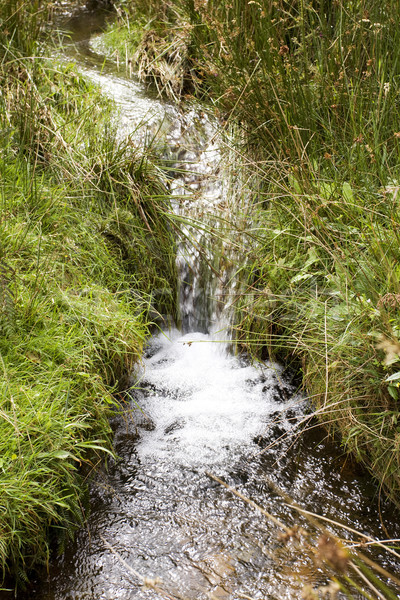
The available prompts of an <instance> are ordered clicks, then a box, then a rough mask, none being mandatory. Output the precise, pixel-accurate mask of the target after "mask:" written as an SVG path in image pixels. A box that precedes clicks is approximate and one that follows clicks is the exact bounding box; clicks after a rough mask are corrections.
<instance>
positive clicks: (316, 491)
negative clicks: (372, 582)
mask: <svg viewBox="0 0 400 600" xmlns="http://www.w3.org/2000/svg"><path fill="white" fill-rule="evenodd" d="M94 47H95V46H94ZM86 49H87V46H86ZM79 52H80V51H79V47H78V53H77V56H78V57H79V56H80V54H79ZM79 61H80V65H81V67H80V68H81V69H82V70H84V71H85V72H86V73H87V74H88V76H89V77H91V78H92V79H94V80H95V81H97V82H98V83H99V84H100V85H101V86H102V88H103V90H104V92H105V93H107V94H110V95H111V96H112V97H113V98H114V99H115V100H116V102H117V105H118V106H119V112H120V119H121V120H120V123H121V135H125V134H127V133H131V131H132V130H134V131H135V134H134V135H136V136H137V140H138V141H140V139H142V138H143V136H144V133H143V131H144V129H143V128H140V127H139V128H138V122H139V121H140V120H142V119H143V118H145V119H147V128H149V127H150V128H151V127H152V126H154V127H155V128H156V129H158V128H159V126H160V123H162V126H161V131H162V135H163V137H164V139H165V140H166V143H167V145H168V148H169V152H170V153H171V156H175V157H176V161H177V164H176V171H177V174H176V177H175V180H174V194H175V198H176V210H177V211H179V214H180V216H181V217H182V218H186V217H191V218H192V219H193V220H194V221H197V222H198V223H201V227H193V225H190V224H187V226H186V229H184V231H185V232H186V234H187V238H188V240H189V241H188V242H187V243H184V242H183V243H182V245H181V247H180V252H179V259H178V260H179V266H180V271H181V277H182V288H181V289H182V291H181V318H182V325H183V332H178V331H168V332H163V333H160V334H159V335H157V336H155V337H154V338H153V340H152V341H151V343H150V345H149V348H148V352H147V356H146V357H145V359H144V361H143V365H142V369H141V372H140V373H137V385H136V386H135V390H134V391H133V393H132V404H131V406H130V408H129V409H127V411H126V413H125V414H124V415H120V416H116V417H115V420H114V428H115V449H116V452H117V453H118V456H119V460H118V461H116V462H113V461H111V464H109V467H108V469H107V471H104V472H103V473H101V474H100V475H99V476H98V477H97V479H96V480H95V481H94V482H93V483H92V490H91V498H92V511H91V515H90V517H89V520H88V524H87V527H86V528H84V529H83V530H82V531H80V532H79V534H78V536H77V540H76V542H75V543H74V544H72V545H71V546H70V547H69V548H68V549H67V551H66V552H65V554H64V555H63V556H62V557H61V558H60V559H59V560H58V561H56V563H55V564H54V565H53V566H52V569H51V570H50V575H49V580H48V582H47V583H45V584H42V585H39V584H38V585H37V586H36V589H33V590H31V592H30V594H29V597H30V598H41V600H50V599H52V600H78V599H79V600H83V599H85V600H105V599H108V600H117V599H121V600H130V599H133V598H138V599H145V598H149V599H151V598H156V597H167V598H171V597H173V598H186V599H188V600H189V599H202V598H204V599H205V598H208V597H211V598H218V599H223V598H264V599H267V598H270V599H274V598H280V599H290V600H293V599H295V598H300V596H301V590H302V588H303V585H304V583H309V582H318V581H320V582H326V580H325V578H324V576H323V575H322V573H321V572H318V569H317V568H316V567H315V564H314V562H313V561H312V560H311V558H310V557H309V556H307V555H306V554H304V553H303V552H301V551H299V548H298V547H296V545H295V544H293V543H290V544H285V543H282V541H280V539H279V536H278V529H277V528H276V526H275V525H274V524H273V523H271V522H270V521H268V520H267V519H266V518H265V517H264V516H263V515H262V514H260V513H259V512H257V511H255V510H254V509H253V508H252V507H251V506H249V505H248V504H246V503H245V502H243V501H240V500H239V499H237V498H235V497H234V496H233V495H232V494H231V493H230V492H229V491H227V490H226V489H225V488H223V487H221V486H220V485H219V484H217V483H216V482H215V480H213V479H212V478H211V477H210V476H209V474H208V472H212V473H213V474H215V475H216V476H218V477H221V478H223V479H224V480H225V481H227V482H228V483H229V484H231V485H232V486H234V487H235V488H236V489H237V490H239V492H241V493H243V494H244V495H245V496H247V497H251V498H252V499H253V500H255V501H256V502H258V503H259V504H260V505H262V506H264V507H267V509H268V511H269V512H270V513H272V514H274V515H276V516H277V517H278V518H279V519H281V520H283V521H284V522H288V523H292V522H293V513H292V511H291V509H290V507H288V506H287V505H286V504H285V503H284V502H283V501H282V498H281V497H280V496H279V494H276V493H275V492H273V491H271V488H270V481H273V482H274V484H276V485H278V486H279V487H280V488H282V489H283V490H284V491H285V492H286V493H288V494H290V495H291V496H292V497H294V498H295V499H296V500H297V502H299V503H301V504H302V505H303V506H304V507H305V508H307V509H308V510H312V511H315V512H317V513H322V514H323V515H324V516H329V517H331V518H333V519H335V520H337V521H341V522H342V523H344V524H347V525H349V526H351V527H353V528H354V529H359V530H360V531H363V532H364V533H368V534H370V535H378V536H379V535H380V529H381V526H380V524H379V522H378V519H377V517H376V514H375V511H376V498H375V499H373V493H374V491H373V489H372V488H370V487H369V484H368V481H367V480H366V479H364V478H363V477H361V476H356V475H355V474H354V472H353V471H348V470H346V468H344V467H343V468H342V470H341V468H340V465H343V463H342V462H341V461H338V460H337V459H336V458H335V453H334V452H335V451H334V449H333V448H332V447H331V446H329V444H328V443H327V442H324V440H323V439H322V435H321V433H320V432H319V431H318V430H317V431H316V433H314V434H313V435H311V434H310V433H309V434H303V435H302V437H298V438H296V437H295V436H294V435H293V432H294V431H295V430H296V427H297V424H298V422H299V421H301V419H302V416H303V410H304V402H303V400H302V399H301V398H300V397H298V396H296V395H295V394H294V393H293V390H292V389H291V387H290V385H289V384H287V383H285V380H284V378H283V376H282V370H281V368H280V367H278V366H276V365H260V366H259V367H254V366H252V365H251V364H250V363H249V362H248V360H247V359H246V358H243V357H237V356H233V355H232V354H230V353H229V352H227V351H226V339H227V337H228V334H227V331H228V322H227V320H225V321H224V319H223V317H224V315H226V313H227V311H228V308H227V307H228V305H229V300H230V298H231V296H232V293H233V292H234V284H232V279H231V277H232V272H231V270H230V268H229V267H227V268H226V269H225V270H223V269H221V263H222V262H223V261H225V262H226V263H227V264H229V263H230V261H229V252H230V250H229V246H233V242H229V241H228V239H229V231H227V230H226V229H225V225H224V223H225V222H226V221H227V219H226V218H225V217H224V215H225V216H226V214H227V212H230V213H231V215H233V214H235V213H234V209H233V207H232V206H231V203H232V202H234V199H233V198H232V197H231V196H230V195H229V194H228V193H227V186H226V185H225V184H224V183H223V181H225V180H226V177H224V176H222V175H221V169H223V164H222V163H221V156H220V151H219V147H218V138H217V137H216V131H215V128H214V127H213V125H212V123H211V122H210V121H209V120H208V119H207V118H206V116H205V115H204V114H203V113H202V112H201V110H195V109H192V110H190V111H187V112H186V113H185V114H182V113H181V111H179V110H178V109H177V108H175V107H173V106H170V105H168V104H164V103H162V102H160V101H159V100H157V99H156V98H152V97H150V96H149V95H148V94H146V93H145V92H144V91H143V88H142V86H140V85H139V84H138V83H137V82H135V81H132V80H128V79H125V78H124V77H121V76H119V75H118V74H115V72H114V71H113V70H110V69H109V68H108V67H107V68H105V67H104V65H105V61H104V58H103V57H97V56H96V53H95V51H94V50H93V47H92V50H90V51H86V52H85V53H84V54H82V57H81V58H80V59H79ZM99 65H101V68H100V66H99ZM152 124H153V125H152ZM235 211H236V213H240V214H241V216H240V218H241V219H245V211H242V212H240V211H238V210H237V207H236V208H235ZM229 220H230V221H231V222H232V218H230V219H229ZM235 239H236V241H237V236H236V237H235ZM215 249H217V252H215ZM216 261H217V262H216ZM214 272H217V273H219V274H220V273H221V272H222V273H223V275H220V277H219V278H218V277H215V276H213V277H210V273H214ZM227 282H231V283H230V285H228V284H227ZM227 290H230V293H229V294H227ZM226 296H228V298H227V297H226ZM302 523H303V525H304V524H305V522H304V521H302ZM391 566H392V567H394V565H393V564H392V565H391ZM144 578H148V579H149V580H150V581H148V585H147V586H146V585H143V579H144ZM159 580H161V581H159ZM154 588H156V590H155V589H154ZM157 590H158V591H157ZM160 590H163V591H160ZM355 597H356V596H355Z"/></svg>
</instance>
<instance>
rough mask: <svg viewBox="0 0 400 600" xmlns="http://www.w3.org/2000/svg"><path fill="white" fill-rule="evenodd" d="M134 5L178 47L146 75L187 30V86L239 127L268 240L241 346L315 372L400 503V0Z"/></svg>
mask: <svg viewBox="0 0 400 600" xmlns="http://www.w3.org/2000/svg"><path fill="white" fill-rule="evenodd" d="M124 7H125V9H128V13H125V16H124V19H125V20H126V18H127V14H129V11H130V14H133V15H135V19H136V16H137V15H138V14H139V15H141V19H142V22H143V19H146V18H147V25H146V34H145V38H146V39H148V37H149V32H152V36H153V37H152V39H153V40H155V39H157V40H160V39H161V40H163V41H158V42H157V44H156V46H157V48H158V49H159V50H158V54H157V52H156V55H155V54H154V53H155V44H153V45H152V48H151V51H150V54H151V57H152V58H151V60H149V62H148V69H147V73H148V76H149V77H151V78H152V79H153V80H154V81H155V82H156V84H157V87H158V89H160V90H163V89H165V87H166V83H167V82H166V80H165V78H163V73H162V69H160V68H158V69H156V68H155V65H156V64H158V63H160V61H164V62H167V63H168V62H170V64H172V63H171V61H172V62H173V57H171V59H170V58H169V56H168V47H169V46H171V39H172V38H171V36H172V34H173V32H174V31H175V30H176V29H177V28H178V30H180V29H184V31H185V34H186V41H185V52H184V53H183V54H182V60H181V63H180V69H181V71H180V73H181V75H180V81H185V82H190V86H191V87H190V89H191V90H192V92H193V93H195V94H196V95H197V96H198V97H200V98H202V99H203V100H204V101H205V102H209V103H212V105H213V106H214V107H215V108H216V110H217V111H218V112H219V115H220V117H221V127H222V128H223V127H227V126H229V123H230V122H232V123H233V122H235V123H239V124H240V127H241V134H240V135H239V136H238V140H237V141H238V147H237V153H238V157H240V158H241V159H243V158H244V159H245V162H246V164H247V167H248V171H249V172H250V174H251V180H252V181H253V182H254V185H253V187H252V190H251V192H252V194H253V197H254V198H255V200H254V213H253V225H252V231H251V236H252V240H254V239H255V240H256V243H255V244H253V243H251V244H248V245H246V248H244V255H245V259H244V262H245V267H243V265H242V266H241V268H240V276H241V278H242V281H243V284H244V292H243V293H242V294H241V296H240V297H239V298H238V300H237V308H238V312H237V338H238V341H239V342H240V344H241V345H242V346H244V347H245V348H247V349H248V350H249V351H250V352H252V353H254V354H255V355H256V356H258V357H260V356H262V357H265V356H273V357H276V356H278V357H280V358H283V359H284V360H286V361H289V362H290V361H291V362H293V365H294V366H295V368H296V369H299V368H300V369H301V371H302V373H303V379H304V385H305V387H306V389H307V391H308V393H309V394H310V397H311V398H312V399H313V402H314V406H315V409H316V412H317V414H318V415H319V417H320V419H321V420H322V421H323V422H324V423H325V424H326V425H327V427H328V428H329V429H330V431H331V432H332V433H335V434H339V435H340V437H341V439H342V441H343V445H344V446H345V447H346V448H347V449H348V450H350V451H352V452H353V453H354V454H355V455H356V456H357V458H358V459H359V460H360V461H361V462H363V464H364V465H366V466H367V467H368V468H369V469H370V470H371V472H372V473H373V474H374V476H376V477H377V478H378V481H379V486H380V488H381V487H382V486H383V487H384V489H385V490H386V492H387V493H388V494H389V495H390V497H391V498H392V499H393V501H394V502H396V503H398V499H399V491H400V478H399V473H400V464H399V452H398V449H399V431H398V419H399V394H398V384H399V382H400V370H399V358H400V341H399V335H400V334H399V330H400V319H399V306H400V290H399V283H400V280H399V268H398V264H399V258H400V257H399V222H400V221H399V217H400V215H399V204H398V199H399V181H400V174H399V150H400V147H399V143H400V131H399V129H400V126H399V122H398V119H397V115H398V100H399V75H400V64H399V59H398V56H397V53H396V52H394V51H393V48H396V47H398V45H399V42H400V29H399V28H398V22H399V18H400V5H399V3H398V2H395V1H389V2H387V3H385V4H384V5H383V4H382V3H381V2H378V1H377V0H369V1H368V2H367V1H366V0H356V1H355V2H352V3H346V2H341V1H337V2H326V1H323V0H315V1H308V0H299V1H298V2H297V1H296V2H290V3H289V2H285V1H283V0H277V1H274V2H272V1H270V0H260V1H255V0H251V1H249V2H247V1H244V0H232V1H231V2H225V1H222V0H208V1H207V2H203V1H202V0H195V1H194V2H193V1H192V0H190V1H189V0H175V1H174V2H164V3H150V5H149V4H148V3H147V4H146V6H144V5H143V3H142V2H139V1H132V2H130V3H124ZM132 21H133V19H132ZM132 21H131V23H132ZM145 38H144V39H145ZM137 40H138V33H137V30H136V31H135V43H134V47H135V48H136V50H135V51H134V52H133V50H132V56H131V58H133V59H136V60H137V61H138V62H139V63H140V64H142V65H143V64H144V59H143V58H142V55H143V53H146V46H145V45H143V44H142V45H140V42H138V41H137ZM124 43H125V48H128V46H127V45H126V42H124ZM126 54H127V55H128V50H126ZM173 64H175V63H173ZM175 72H178V68H177V67H176V66H175ZM188 89H189V88H188V87H187V86H186V87H185V86H184V85H182V86H181V87H180V91H181V94H183V95H184V94H185V92H187V91H188Z"/></svg>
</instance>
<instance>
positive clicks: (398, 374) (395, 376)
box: [385, 371, 400, 381]
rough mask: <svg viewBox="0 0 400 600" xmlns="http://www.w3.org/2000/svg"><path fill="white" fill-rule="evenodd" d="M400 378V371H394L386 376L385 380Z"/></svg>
mask: <svg viewBox="0 0 400 600" xmlns="http://www.w3.org/2000/svg"><path fill="white" fill-rule="evenodd" d="M399 379H400V371H396V373H393V375H389V377H386V379H385V381H398V380H399Z"/></svg>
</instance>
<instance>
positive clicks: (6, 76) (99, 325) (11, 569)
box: [0, 0, 176, 585]
mask: <svg viewBox="0 0 400 600" xmlns="http://www.w3.org/2000/svg"><path fill="white" fill-rule="evenodd" d="M46 5H47V4H46V3H39V2H29V3H26V2H22V1H20V0H13V1H9V2H6V3H2V6H1V8H0V21H1V25H2V27H1V29H2V33H1V35H0V89H1V92H0V130H1V135H0V205H1V212H0V371H1V377H0V386H1V402H0V414H1V418H0V505H1V510H0V579H1V578H3V579H4V578H5V577H8V576H12V577H13V578H14V580H16V581H17V584H18V585H20V584H21V583H23V582H24V581H26V580H27V577H28V575H29V572H30V570H31V569H32V568H34V567H37V565H40V564H45V563H46V562H47V561H48V558H49V553H50V549H51V547H52V541H54V540H56V541H57V544H62V543H63V540H65V539H66V537H68V536H69V535H72V533H73V531H74V529H75V528H76V526H77V525H78V524H79V523H81V522H82V520H83V518H84V515H85V508H86V503H85V489H86V480H87V478H88V476H89V475H90V474H91V472H92V470H93V469H95V468H96V465H97V464H98V463H99V462H100V460H102V458H103V457H104V456H105V455H106V454H107V453H110V452H111V431H110V425H109V422H108V417H109V415H110V412H111V411H112V410H114V409H115V407H116V396H115V394H116V392H121V391H123V390H124V389H125V387H126V381H127V380H126V376H127V375H128V374H129V372H130V371H131V370H132V368H133V366H134V364H135V363H136V362H137V361H139V360H140V357H141V353H142V348H143V344H144V341H145V338H146V336H147V335H148V333H149V327H150V325H151V322H152V321H154V319H155V318H156V316H157V314H159V313H163V314H174V311H175V297H176V274H175V258H174V256H175V250H174V245H175V244H174V236H173V233H172V230H171V226H170V224H169V220H168V211H169V204H168V195H167V190H166V189H165V187H164V185H163V183H162V177H161V175H160V171H159V169H158V167H157V166H156V165H155V164H154V163H153V162H152V161H151V159H150V155H151V151H150V149H147V152H146V151H144V150H138V149H137V148H135V146H134V145H133V143H132V142H131V140H130V139H128V140H127V141H126V142H124V143H121V142H118V141H117V138H116V132H115V131H114V127H113V125H112V120H111V112H112V110H113V107H112V105H111V103H110V102H108V101H106V100H105V99H104V98H103V97H102V96H101V94H100V92H99V91H98V90H97V89H96V87H94V86H93V85H92V84H91V83H89V82H88V81H87V80H85V79H84V77H83V76H82V75H80V74H79V73H78V72H77V70H76V67H75V66H74V65H72V64H57V63H55V62H54V61H52V60H49V58H48V57H46V56H45V52H44V51H43V47H42V46H41V45H39V44H38V43H37V39H38V35H39V32H40V26H41V24H42V23H43V19H44V18H45V16H46V14H45V8H46ZM42 55H43V56H42ZM32 57H35V58H32ZM154 290H162V293H159V294H158V297H157V298H156V299H155V298H154V294H153V292H154Z"/></svg>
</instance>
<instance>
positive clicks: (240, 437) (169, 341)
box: [137, 332, 289, 469]
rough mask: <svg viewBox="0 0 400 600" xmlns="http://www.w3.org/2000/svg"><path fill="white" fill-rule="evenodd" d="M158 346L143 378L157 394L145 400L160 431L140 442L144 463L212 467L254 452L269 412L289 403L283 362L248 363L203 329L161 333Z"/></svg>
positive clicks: (142, 399)
mask: <svg viewBox="0 0 400 600" xmlns="http://www.w3.org/2000/svg"><path fill="white" fill-rule="evenodd" d="M153 344H154V346H155V348H156V351H155V353H154V355H152V356H151V358H148V359H147V360H145V363H144V374H143V379H142V380H141V381H140V385H142V386H145V387H146V388H147V389H150V390H151V392H150V393H149V394H148V395H147V397H145V398H141V399H140V401H139V404H140V407H141V408H142V409H143V411H144V413H145V414H146V415H147V416H148V417H149V418H150V420H151V421H152V423H153V424H154V429H153V430H152V431H148V432H145V433H144V434H143V435H142V437H141V439H140V441H139V443H138V446H137V452H138V457H139V459H140V460H141V462H147V461H151V460H154V459H156V460H157V461H164V462H167V461H169V462H170V463H171V464H172V463H173V464H174V465H175V468H177V466H178V465H183V466H190V467H197V468H210V469H212V468H213V467H215V466H217V465H218V466H221V465H226V464H229V462H230V461H232V460H234V459H235V457H236V456H237V455H238V454H241V455H246V454H247V455H248V456H249V457H250V456H251V455H252V454H253V453H254V452H255V448H256V447H255V444H254V441H253V440H254V439H255V438H256V437H257V436H259V435H262V434H265V429H266V428H267V427H268V423H269V422H270V415H271V414H272V413H275V414H276V412H277V411H279V410H283V409H284V408H285V407H286V408H287V406H288V404H289V402H283V403H282V402H279V401H278V402H277V396H276V388H277V386H279V379H280V369H279V367H277V366H274V367H272V366H268V365H264V366H263V367H260V368H256V367H254V366H251V365H250V364H246V363H245V362H243V361H242V360H240V359H239V358H237V357H235V356H232V355H229V354H228V353H227V352H226V348H225V343H222V344H221V343H218V342H213V341H212V339H211V338H210V336H209V335H206V334H202V333H189V334H186V335H184V336H182V335H181V334H180V333H178V332H173V333H172V334H169V335H168V337H167V335H166V334H160V335H159V336H158V337H157V338H156V339H155V340H153ZM282 387H283V385H282Z"/></svg>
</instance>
